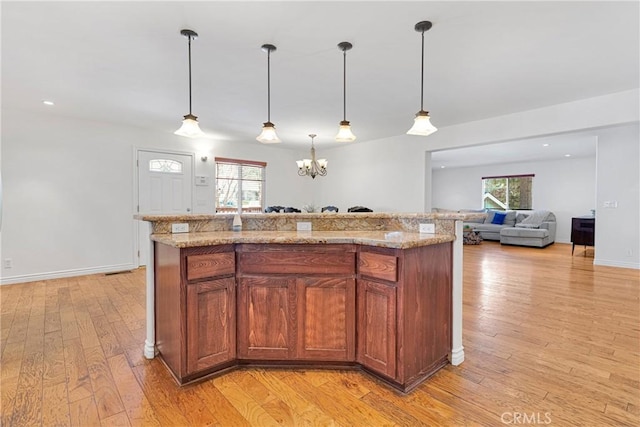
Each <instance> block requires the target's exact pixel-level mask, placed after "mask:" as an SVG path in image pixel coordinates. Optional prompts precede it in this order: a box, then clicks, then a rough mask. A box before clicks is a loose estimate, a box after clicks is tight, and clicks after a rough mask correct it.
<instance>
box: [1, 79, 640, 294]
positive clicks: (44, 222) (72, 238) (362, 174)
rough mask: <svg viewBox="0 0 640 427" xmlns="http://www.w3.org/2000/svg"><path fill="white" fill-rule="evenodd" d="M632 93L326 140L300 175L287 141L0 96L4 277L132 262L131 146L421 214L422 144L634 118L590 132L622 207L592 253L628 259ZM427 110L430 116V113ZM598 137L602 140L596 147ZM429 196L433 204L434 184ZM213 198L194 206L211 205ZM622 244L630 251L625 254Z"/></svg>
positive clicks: (424, 194) (278, 194)
mask: <svg viewBox="0 0 640 427" xmlns="http://www.w3.org/2000/svg"><path fill="white" fill-rule="evenodd" d="M639 93H640V92H639V91H638V90H637V89H636V90H632V91H626V92H621V93H618V94H612V95H607V96H603V97H598V98H592V99H588V100H581V101H576V102H573V103H567V104H562V105H559V106H551V107H547V108H543V109H538V110H533V111H531V112H521V113H514V114H512V115H508V116H504V117H498V118H491V119H487V120H484V121H478V122H473V123H469V124H461V125H455V126H449V127H441V129H440V130H439V131H438V132H437V133H435V134H433V135H431V136H429V137H427V138H421V137H413V136H407V135H401V136H398V137H395V138H387V139H383V140H377V141H359V142H356V143H353V144H347V145H344V146H340V147H337V148H333V149H330V150H325V149H320V148H319V149H318V155H319V156H320V157H326V158H328V159H329V174H328V176H326V177H322V178H316V179H315V180H311V179H309V178H301V177H298V176H297V169H296V167H295V163H294V161H295V160H296V159H298V158H301V157H306V156H307V155H308V148H304V149H300V150H285V149H281V148H277V147H272V146H262V145H259V144H255V143H253V141H252V143H251V144H232V143H229V142H221V141H203V140H200V141H193V140H188V139H186V138H181V137H177V136H175V135H173V134H171V133H161V132H151V131H148V130H143V129H137V128H133V127H124V126H120V125H117V124H113V123H99V122H90V121H86V120H79V119H72V118H64V117H61V116H57V115H56V116H54V115H52V114H39V115H38V114H29V115H23V114H21V112H18V111H12V110H9V109H6V106H5V108H3V110H2V160H1V161H2V178H3V189H4V194H3V213H4V218H3V223H2V234H1V237H0V238H1V240H2V241H1V250H2V260H4V259H6V258H11V259H12V260H13V267H12V268H11V269H5V268H2V270H1V274H2V279H1V282H2V283H12V282H18V281H29V280H40V279H44V278H48V277H61V276H65V275H79V274H85V273H93V272H102V271H117V270H120V269H126V268H131V267H133V266H134V265H135V264H136V263H135V257H134V247H135V245H134V238H135V233H134V226H135V222H134V221H133V219H132V217H133V214H134V210H133V206H134V201H133V198H134V197H133V195H134V182H135V180H134V173H133V171H134V169H133V153H134V147H139V148H159V149H162V148H164V149H168V150H174V151H185V152H194V153H195V154H196V174H198V175H210V176H213V165H212V163H211V161H212V159H213V157H215V156H221V157H232V158H245V159H251V160H262V161H266V162H267V163H268V166H267V174H268V178H267V179H268V184H267V193H266V194H267V205H272V204H279V205H291V206H297V207H301V206H302V205H303V204H306V203H309V202H310V201H311V202H313V203H315V204H316V206H323V205H326V204H335V205H337V206H339V207H340V210H341V211H345V210H346V209H347V208H348V207H350V206H353V205H365V206H369V207H371V208H372V209H373V210H374V211H377V212H381V211H387V212H401V211H403V212H412V211H413V212H421V211H423V210H425V209H427V210H428V209H429V208H430V206H429V199H430V198H429V193H430V192H431V187H432V177H431V173H430V171H429V170H428V169H425V162H426V157H425V152H427V151H429V150H433V149H443V148H446V147H449V148H453V147H462V146H469V145H474V144H480V143H490V142H499V141H504V140H507V139H518V138H528V137H535V136H540V135H550V134H553V133H558V132H570V131H576V130H582V129H585V128H591V127H601V126H607V125H612V124H620V123H628V122H630V121H633V120H635V122H636V124H635V127H633V126H632V127H631V128H629V129H627V128H626V127H625V129H627V130H626V131H624V132H623V131H622V130H620V132H621V133H617V132H613V133H606V132H607V131H605V130H603V131H602V132H603V135H602V137H601V139H600V142H599V156H601V157H599V159H598V175H597V184H596V186H597V187H598V194H599V196H598V205H599V206H601V204H602V203H601V202H602V201H604V200H610V199H613V200H618V201H619V203H620V205H619V208H618V210H616V211H615V213H614V212H611V213H610V215H606V214H602V215H600V213H601V212H602V210H603V209H602V208H598V212H599V215H598V219H597V225H596V227H597V229H598V232H596V239H597V242H596V245H597V248H596V259H597V261H598V262H600V263H607V264H609V265H627V266H634V265H635V266H637V265H638V261H637V255H635V254H637V253H638V251H637V250H635V248H637V247H638V242H639V241H640V236H638V233H637V229H634V228H633V226H630V225H629V224H633V222H634V221H635V224H636V227H637V223H638V221H639V217H640V214H639V206H638V201H637V189H636V198H635V202H634V200H633V198H632V197H631V196H629V195H628V194H626V193H625V194H618V193H615V192H614V191H622V190H618V189H616V190H612V189H611V188H610V186H611V185H614V186H616V188H618V187H619V186H618V183H617V181H615V180H614V178H611V177H612V176H621V177H622V176H624V180H625V181H629V180H632V179H633V178H634V177H635V179H636V182H637V170H638V167H639V166H638V155H637V145H636V146H633V141H635V143H636V144H637V141H638V130H637V121H638V114H639V112H638V95H639ZM433 116H434V118H433V120H434V123H436V125H437V124H438V123H437V118H436V114H435V113H434V114H433ZM408 120H409V122H410V121H411V117H408ZM409 124H410V123H409ZM625 132H626V133H625ZM634 138H635V139H634ZM603 143H606V144H607V145H608V144H609V143H611V145H610V146H608V147H607V148H605V149H604V151H603V149H602V147H604V146H603V145H602V144H603ZM634 150H635V151H634ZM634 153H635V154H634ZM202 155H207V156H208V157H209V162H207V163H202V162H199V161H198V160H197V159H199V158H200V157H201V156H202ZM634 156H635V157H634ZM607 159H609V160H607ZM612 160H613V163H610V162H611V161H612ZM634 170H635V171H636V172H635V173H636V175H633V173H634V172H633V171H634ZM607 177H609V178H610V179H609V178H607ZM621 179H622V178H621ZM611 180H614V182H612V181H611ZM594 187H595V186H594ZM585 188H586V187H585ZM207 191H208V190H207V189H205V188H203V187H199V188H196V199H197V198H199V197H201V198H202V197H203V196H204V197H205V198H206V194H204V195H203V194H202V192H205V193H206V192H207ZM211 191H212V192H213V190H211ZM212 199H213V197H212V198H211V200H212ZM433 204H434V205H436V204H437V198H436V195H435V194H434V200H433ZM196 205H197V204H196ZM623 205H624V206H623ZM212 206H213V205H208V206H199V207H198V209H199V210H202V211H212V210H213V209H212ZM458 206H459V204H457V203H456V207H458ZM591 207H592V206H590V205H589V206H585V209H590V208H591ZM623 207H624V209H623ZM574 209H576V210H577V208H575V207H574ZM578 213H579V212H578ZM572 214H573V210H572ZM560 221H563V220H562V219H560ZM620 242H621V243H620ZM629 248H631V250H632V256H631V257H629V256H627V255H625V254H626V253H627V251H628V249H629Z"/></svg>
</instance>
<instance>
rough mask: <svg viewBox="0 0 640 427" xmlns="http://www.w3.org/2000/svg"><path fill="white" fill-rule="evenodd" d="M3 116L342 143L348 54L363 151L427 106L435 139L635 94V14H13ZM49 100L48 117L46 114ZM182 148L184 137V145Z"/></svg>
mask: <svg viewBox="0 0 640 427" xmlns="http://www.w3.org/2000/svg"><path fill="white" fill-rule="evenodd" d="M1 7H2V106H3V108H13V109H19V110H23V111H25V112H27V113H28V112H35V111H43V110H45V111H47V112H48V113H51V114H59V115H63V116H67V117H73V118H80V119H89V120H97V121H103V122H111V123H121V124H127V125H133V126H138V127H141V128H146V129H154V130H156V131H159V132H166V133H168V134H170V133H172V132H173V131H174V130H175V129H177V128H178V127H179V125H180V121H181V120H182V116H183V115H185V114H187V112H188V98H187V94H188V92H187V90H188V86H187V77H188V74H187V40H186V39H185V38H184V37H183V36H181V35H180V34H179V31H180V30H181V29H182V28H190V29H193V30H195V31H197V32H198V33H199V38H198V39H197V40H195V41H193V43H192V65H193V113H194V114H195V115H197V116H198V117H199V121H200V124H201V128H202V129H203V130H204V131H205V132H206V133H207V134H208V135H209V138H211V139H212V140H228V141H237V142H240V143H249V144H257V142H256V141H255V137H256V136H257V135H258V134H259V132H260V128H261V126H262V122H264V121H266V116H267V111H266V110H267V103H266V92H267V91H266V83H267V78H266V53H264V52H263V51H262V50H261V49H260V46H261V45H262V44H264V43H272V44H274V45H276V46H277V51H276V52H274V53H272V55H271V121H272V122H274V123H275V125H276V128H277V130H278V134H279V136H280V138H281V139H282V140H283V144H281V145H280V146H282V147H285V148H294V147H298V146H300V145H308V144H309V138H308V137H307V134H309V133H316V134H318V138H317V139H316V144H317V145H318V146H321V145H325V146H326V147H329V146H335V144H338V143H336V142H335V141H334V140H333V138H334V136H335V134H336V132H337V128H338V123H339V121H340V120H341V119H342V53H341V51H339V50H338V48H337V44H338V43H339V42H341V41H349V42H351V43H353V45H354V47H353V49H352V50H350V51H349V52H348V53H347V85H348V87H347V119H348V120H350V121H351V123H352V126H353V131H354V133H355V134H356V135H357V136H358V140H357V141H356V142H355V143H366V141H370V140H374V139H380V138H386V137H392V136H396V135H402V134H404V133H405V132H406V131H407V129H408V128H409V127H410V126H411V124H412V119H413V115H414V114H415V113H416V112H417V111H418V110H419V107H420V96H419V94H420V33H417V32H416V31H414V25H415V24H416V23H417V22H418V21H422V20H430V21H432V22H433V28H432V29H431V30H430V31H428V32H427V33H426V34H425V44H426V53H425V99H424V103H425V109H427V110H429V111H430V112H431V116H432V122H433V123H434V124H435V125H436V126H438V127H444V126H450V125H454V124H458V123H464V122H469V121H474V120H480V119H484V118H488V117H494V116H499V115H504V114H509V113H513V112H518V111H525V110H529V109H533V108H539V107H544V106H548V105H553V104H558V103H563V102H568V101H573V100H577V99H584V98H589V97H594V96H599V95H604V94H608V93H613V92H618V91H623V90H628V89H633V88H637V87H638V86H639V84H638V79H639V74H640V70H639V63H640V60H639V50H640V46H639V40H638V38H639V37H638V35H639V24H638V20H639V18H638V16H639V4H638V2H610V1H602V2H575V1H570V2H536V1H527V2H515V1H512V2H481V1H473V2H458V1H455V2H451V1H447V2H444V1H443V2H431V1H412V2H400V1H398V2H395V1H384V2H378V1H368V2H367V1H340V2H329V1H323V2H306V1H297V2H293V1H289V2H269V1H258V2H242V1H233V2H220V1H209V2H204V1H196V2H177V1H176V2H148V1H139V2H138V1H129V2H92V1H85V2H7V1H3V2H2V3H1ZM43 100H52V101H54V102H55V106H45V105H43V104H42V101H43ZM176 138H179V137H176Z"/></svg>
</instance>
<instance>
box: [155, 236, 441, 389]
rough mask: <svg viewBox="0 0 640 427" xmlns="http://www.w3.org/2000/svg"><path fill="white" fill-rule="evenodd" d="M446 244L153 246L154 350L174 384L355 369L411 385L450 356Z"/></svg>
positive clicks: (405, 386)
mask: <svg viewBox="0 0 640 427" xmlns="http://www.w3.org/2000/svg"><path fill="white" fill-rule="evenodd" d="M451 295H452V244H451V242H447V243H439V244H432V245H426V246H420V247H413V248H407V249H398V248H385V247H376V246H365V245H358V244H245V243H243V244H224V245H212V246H201V247H188V248H177V247H173V246H170V245H166V244H162V243H158V242H156V243H155V319H156V322H155V328H156V345H157V350H158V352H159V354H160V356H161V357H162V359H163V361H164V363H165V364H166V366H167V367H168V368H169V369H170V371H171V372H172V374H173V376H174V377H175V378H176V380H177V382H178V383H179V384H186V383H190V382H193V381H196V380H201V379H203V378H206V377H209V376H213V375H217V374H221V373H224V372H227V371H229V370H231V369H237V368H241V367H250V366H259V367H287V368H293V367H296V368H310V367H312V368H314V369H315V368H340V369H343V368H347V369H363V370H364V371H366V372H368V373H371V374H372V375H374V376H376V377H377V378H379V379H381V380H383V381H384V382H386V383H388V384H390V385H391V386H393V387H395V388H397V389H399V390H401V391H403V392H408V391H410V390H411V389H413V388H414V387H416V386H417V385H419V384H420V383H421V382H422V381H424V380H425V379H426V378H427V377H429V376H430V375H432V374H433V373H435V372H436V371H437V370H438V369H440V368H441V367H442V366H444V365H445V364H446V363H447V357H448V355H449V352H450V351H451Z"/></svg>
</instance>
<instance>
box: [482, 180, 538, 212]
mask: <svg viewBox="0 0 640 427" xmlns="http://www.w3.org/2000/svg"><path fill="white" fill-rule="evenodd" d="M535 176H536V175H535V174H533V173H525V174H517V175H494V176H483V177H482V178H481V180H480V182H481V184H482V198H481V202H482V207H483V208H484V209H488V208H486V207H485V199H486V197H485V196H486V194H487V193H486V192H485V191H484V180H485V179H506V180H507V207H506V209H505V210H519V211H528V210H533V191H532V192H531V195H530V197H531V207H530V208H514V207H512V206H511V205H510V204H509V194H508V193H509V192H508V188H509V179H512V178H531V185H532V187H533V178H535ZM489 194H491V193H489Z"/></svg>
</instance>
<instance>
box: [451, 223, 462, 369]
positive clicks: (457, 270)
mask: <svg viewBox="0 0 640 427" xmlns="http://www.w3.org/2000/svg"><path fill="white" fill-rule="evenodd" d="M455 233H456V240H454V242H453V272H452V273H453V274H452V279H453V289H452V295H451V306H452V307H451V311H452V312H451V353H450V354H449V361H450V362H451V364H452V365H455V366H457V365H459V364H461V363H462V362H463V361H464V347H463V346H462V268H463V263H462V253H463V252H462V221H455Z"/></svg>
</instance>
